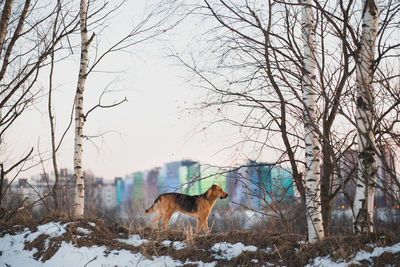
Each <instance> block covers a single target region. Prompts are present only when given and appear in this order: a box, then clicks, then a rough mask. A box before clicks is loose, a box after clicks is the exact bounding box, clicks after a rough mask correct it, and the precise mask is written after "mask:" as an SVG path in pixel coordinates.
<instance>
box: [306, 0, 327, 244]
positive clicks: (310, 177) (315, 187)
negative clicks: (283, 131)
mask: <svg viewBox="0 0 400 267" xmlns="http://www.w3.org/2000/svg"><path fill="white" fill-rule="evenodd" d="M301 3H302V4H303V5H304V6H303V11H302V12H303V15H302V18H303V19H302V39H303V49H304V51H303V60H302V65H303V76H302V79H301V82H302V91H303V99H304V104H305V108H304V128H305V131H304V143H305V146H306V147H305V159H306V171H305V187H306V209H307V211H306V213H307V229H308V240H309V242H312V243H314V242H316V241H318V240H322V238H323V237H324V228H323V225H322V213H321V196H320V194H321V184H320V158H321V151H320V144H319V141H318V132H317V130H316V129H318V126H317V125H318V124H317V112H316V110H317V97H318V92H319V90H317V88H316V87H317V54H316V47H315V22H314V14H313V13H314V11H313V8H312V3H313V2H312V0H304V1H302V2H301Z"/></svg>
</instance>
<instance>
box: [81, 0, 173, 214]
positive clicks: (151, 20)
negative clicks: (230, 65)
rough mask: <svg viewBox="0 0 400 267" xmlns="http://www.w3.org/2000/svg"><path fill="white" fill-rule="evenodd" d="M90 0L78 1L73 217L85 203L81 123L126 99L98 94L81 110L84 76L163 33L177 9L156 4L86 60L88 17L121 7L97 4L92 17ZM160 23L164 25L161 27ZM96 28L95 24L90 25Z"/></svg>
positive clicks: (82, 126) (83, 123)
mask: <svg viewBox="0 0 400 267" xmlns="http://www.w3.org/2000/svg"><path fill="white" fill-rule="evenodd" d="M92 3H93V1H87V0H81V2H80V11H79V16H80V31H81V49H80V51H81V57H80V69H79V76H78V84H77V90H76V94H75V104H74V108H75V148H74V182H75V203H74V217H77V218H82V217H83V216H84V202H85V184H84V177H83V163H82V154H83V145H84V144H83V140H84V137H85V135H84V125H85V121H86V119H87V118H88V115H89V114H90V113H91V112H92V111H94V110H95V109H97V108H102V109H105V108H112V107H115V106H118V105H120V104H122V103H123V102H125V101H127V99H126V98H125V99H123V100H121V101H116V102H114V103H112V104H108V105H105V104H102V103H101V98H102V96H103V94H104V91H103V94H101V96H100V99H99V104H97V105H95V106H94V107H92V108H90V109H89V110H88V111H87V112H86V113H84V108H83V101H84V91H85V84H86V79H87V78H88V75H89V74H90V73H91V72H92V71H93V70H94V69H95V67H96V66H97V65H98V64H99V63H100V62H101V61H102V60H103V59H104V58H105V57H106V56H108V55H110V54H112V53H116V52H124V51H129V49H130V48H132V47H133V46H135V45H137V44H139V43H143V42H146V41H147V40H150V39H153V38H155V37H157V36H159V35H160V34H162V33H164V32H166V31H167V30H169V29H171V28H172V27H174V26H175V23H174V22H173V21H172V22H170V21H168V20H169V18H170V17H171V16H172V14H173V13H174V12H175V9H176V8H177V5H175V4H177V3H175V2H174V1H170V2H169V4H170V5H169V7H168V8H166V7H165V6H163V5H162V4H157V7H155V8H154V9H153V10H151V11H150V12H149V13H148V14H147V15H146V16H145V17H144V18H143V19H142V20H141V21H140V22H139V23H138V24H136V25H134V26H133V27H132V28H131V29H130V30H129V32H128V33H127V34H126V35H125V36H123V37H121V39H119V40H118V41H116V42H115V43H114V44H112V45H111V46H110V47H108V48H107V49H105V51H104V52H99V51H96V53H95V58H94V60H93V61H92V62H91V64H90V62H89V49H90V44H91V42H92V41H93V40H94V38H95V33H94V32H93V33H92V35H91V37H90V38H89V33H88V32H89V28H88V27H89V25H90V21H88V19H89V18H92V19H93V21H94V22H93V25H99V24H100V25H101V23H102V22H103V20H104V19H105V18H107V17H109V16H110V15H111V14H112V13H113V12H115V10H117V9H118V8H120V7H121V5H119V6H117V8H114V9H111V10H108V9H106V4H105V5H103V6H101V7H100V8H99V9H98V10H94V11H93V14H96V13H98V12H99V11H102V10H104V11H105V14H104V17H100V19H99V20H98V19H96V18H93V16H92V15H89V14H88V13H87V11H88V10H90V7H91V4H92ZM161 26H163V27H164V28H161ZM93 28H94V29H95V28H96V27H95V26H94V27H93Z"/></svg>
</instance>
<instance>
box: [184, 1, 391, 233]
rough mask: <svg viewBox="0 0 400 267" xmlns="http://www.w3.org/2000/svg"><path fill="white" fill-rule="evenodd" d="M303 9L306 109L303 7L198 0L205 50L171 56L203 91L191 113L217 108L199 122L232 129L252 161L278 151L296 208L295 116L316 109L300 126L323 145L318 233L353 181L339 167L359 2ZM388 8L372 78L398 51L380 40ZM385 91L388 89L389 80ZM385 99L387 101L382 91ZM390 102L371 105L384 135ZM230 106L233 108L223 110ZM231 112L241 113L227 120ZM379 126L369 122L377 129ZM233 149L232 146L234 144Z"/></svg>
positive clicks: (346, 134)
mask: <svg viewBox="0 0 400 267" xmlns="http://www.w3.org/2000/svg"><path fill="white" fill-rule="evenodd" d="M307 3H308V4H307V5H306V6H308V7H309V8H310V9H312V10H314V12H315V24H314V27H313V30H314V31H315V36H316V38H315V40H316V50H315V51H316V56H315V58H316V59H315V62H316V67H315V68H316V71H315V80H316V81H315V89H314V90H315V92H313V93H314V94H313V95H314V96H315V101H316V106H315V108H313V110H309V108H308V105H307V103H306V101H305V99H303V97H302V96H303V93H305V92H304V90H303V91H302V90H301V86H300V85H301V84H302V83H303V82H304V74H307V73H310V72H305V69H304V66H303V65H302V62H303V57H304V50H303V49H302V46H301V44H302V42H303V39H301V37H300V36H301V23H300V22H301V11H302V10H303V8H304V6H305V5H304V3H303V2H301V3H298V2H295V1H272V0H271V1H268V3H267V4H265V3H264V2H263V3H261V2H258V1H253V2H251V3H249V2H248V1H239V2H235V3H232V2H226V1H217V2H212V3H211V2H209V1H204V5H201V4H199V5H196V6H195V7H193V8H192V11H193V12H192V13H195V14H197V15H200V16H201V18H202V19H204V20H206V21H207V23H209V25H210V28H211V30H210V28H209V29H207V30H208V31H207V30H206V31H205V34H204V35H202V36H205V37H206V38H209V39H207V40H206V41H205V49H204V50H202V51H201V52H199V53H198V54H195V53H192V54H190V55H189V56H188V57H185V56H184V55H179V56H178V59H179V60H180V62H181V63H182V64H184V66H186V67H187V68H188V69H190V71H191V72H192V73H194V74H195V77H198V78H199V80H195V83H196V85H197V86H198V84H200V86H199V87H201V88H202V89H203V90H204V89H205V90H207V91H206V92H208V93H207V95H206V98H204V102H202V103H200V104H201V105H200V108H203V109H204V108H206V109H210V108H211V109H215V108H216V107H218V113H217V115H216V116H215V118H214V120H213V121H211V122H207V123H208V124H207V125H206V127H207V126H212V125H213V124H216V123H219V124H221V123H227V124H230V125H234V126H237V127H238V129H239V130H240V132H241V133H243V140H242V141H240V144H241V145H242V147H246V145H245V144H247V145H248V146H251V147H252V148H254V150H253V151H252V152H253V154H250V153H249V152H246V153H247V156H248V157H249V158H251V159H253V160H255V159H256V158H257V156H259V155H260V154H261V153H262V151H271V150H272V151H274V153H277V154H279V156H278V157H277V160H276V163H281V164H290V165H289V166H290V167H291V168H292V172H293V179H294V181H295V185H296V187H297V189H298V191H299V193H300V195H301V196H302V200H303V201H304V203H305V199H306V190H304V184H303V182H304V180H303V178H304V177H303V176H302V171H303V170H307V162H306V160H305V159H304V156H303V155H304V153H305V150H307V146H306V145H305V143H304V141H303V140H304V135H305V134H306V132H303V131H302V127H301V126H302V125H303V120H304V116H302V114H306V115H307V114H309V113H310V111H311V112H312V111H314V112H315V113H316V116H315V120H314V121H313V122H312V123H309V125H310V127H312V131H313V133H314V134H315V135H316V139H315V141H316V142H317V143H316V144H317V145H318V146H320V147H321V148H322V149H321V151H320V152H319V153H320V156H321V157H322V159H323V160H322V163H321V175H320V177H321V181H320V184H321V197H320V201H321V212H322V221H323V225H324V227H323V230H324V232H325V234H324V235H325V236H329V234H330V228H331V211H332V209H333V207H332V203H333V201H334V200H335V198H336V197H338V196H339V195H340V194H346V192H345V187H346V184H347V183H348V182H350V181H351V179H352V176H351V175H346V176H343V172H342V168H343V166H340V164H339V163H340V162H343V161H345V160H346V158H348V154H349V152H351V151H352V150H354V149H356V147H357V146H356V143H357V142H356V140H357V138H356V135H357V126H356V123H355V120H354V111H355V110H356V101H355V100H356V97H355V90H354V86H355V84H356V75H355V73H356V62H357V61H356V60H357V58H358V43H359V36H360V33H359V31H358V26H359V23H360V19H361V17H362V12H361V11H362V6H361V5H359V4H358V3H356V2H353V1H347V2H346V1H338V2H337V1H312V2H307ZM390 3H391V5H389V6H387V5H386V4H387V3H383V2H382V3H381V5H382V7H383V10H385V16H384V17H383V19H382V20H381V21H380V24H379V25H380V26H379V30H378V39H379V40H381V44H380V45H379V44H378V46H377V48H378V53H379V54H380V55H381V56H379V55H378V57H377V60H376V62H375V64H376V65H375V67H376V68H378V70H379V73H380V75H382V76H381V77H380V78H379V80H380V81H384V80H386V79H389V80H390V81H393V78H392V75H391V74H389V73H388V72H387V71H388V70H389V69H390V68H386V67H385V65H384V64H383V63H382V62H383V61H382V60H380V59H381V58H382V59H383V58H386V59H387V60H388V59H389V54H390V55H391V56H394V55H397V54H398V53H397V54H396V53H394V49H396V47H398V46H397V45H396V44H395V43H394V42H392V43H391V42H389V41H388V42H385V40H389V39H388V38H387V37H385V35H387V34H389V33H390V32H391V31H394V29H395V27H396V26H395V25H396V23H393V21H394V20H393V18H395V16H396V14H397V13H398V5H395V4H393V2H392V1H390ZM203 25H207V24H206V23H204V24H203ZM196 44H201V42H197V43H196ZM194 51H196V50H194ZM390 52H392V53H390ZM206 56H209V57H207V58H206ZM378 63H381V65H380V66H381V68H382V69H381V68H379V64H378ZM385 64H386V63H385ZM384 77H385V78H384ZM393 77H398V76H393ZM385 87H386V88H390V86H389V81H388V84H387V86H385ZM382 90H383V89H382ZM391 91H392V92H395V90H391ZM386 96H387V97H389V93H388V92H386ZM396 99H398V97H396V94H392V95H390V101H391V103H392V104H393V106H391V105H390V106H387V107H385V105H384V104H382V103H381V104H380V105H379V106H377V107H375V111H374V112H376V113H377V114H380V115H379V116H378V117H380V116H384V117H385V119H382V120H381V121H382V122H383V121H385V125H386V126H385V129H386V130H388V129H389V128H390V129H392V126H393V123H395V122H396V121H398V120H396V119H394V120H393V117H392V116H391V115H389V114H390V113H391V112H393V113H394V110H395V109H397V108H398V103H397V101H396ZM396 105H397V107H396V108H395V106H396ZM231 110H233V111H234V112H229V111H231ZM237 110H239V111H240V112H237ZM386 110H387V111H388V112H385V111H386ZM238 113H239V114H243V116H238V115H236V114H238ZM232 114H235V115H232ZM386 120H387V121H386ZM306 123H307V121H306ZM382 126H383V125H382ZM378 127H380V126H378V125H375V130H376V131H377V129H378ZM391 132H392V134H391V135H390V136H391V137H389V134H388V135H386V137H387V138H388V139H390V138H393V137H395V135H393V134H394V132H393V131H391ZM392 140H393V139H392ZM232 147H235V148H236V147H238V144H233V145H232ZM317 183H318V182H317ZM348 204H349V206H350V207H352V205H353V204H352V203H348Z"/></svg>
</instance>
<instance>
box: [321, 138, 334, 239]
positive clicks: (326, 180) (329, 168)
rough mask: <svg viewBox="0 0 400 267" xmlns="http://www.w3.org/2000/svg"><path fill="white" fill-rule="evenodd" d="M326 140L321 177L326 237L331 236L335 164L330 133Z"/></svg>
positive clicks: (323, 147)
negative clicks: (330, 147)
mask: <svg viewBox="0 0 400 267" xmlns="http://www.w3.org/2000/svg"><path fill="white" fill-rule="evenodd" d="M323 135H324V138H325V140H324V141H323V145H322V157H323V160H322V168H321V170H322V175H321V213H322V223H323V227H324V236H325V237H328V236H330V234H331V211H332V207H331V193H332V176H333V164H332V160H331V157H330V151H329V145H330V144H329V142H328V140H329V133H327V132H325V131H324V133H323Z"/></svg>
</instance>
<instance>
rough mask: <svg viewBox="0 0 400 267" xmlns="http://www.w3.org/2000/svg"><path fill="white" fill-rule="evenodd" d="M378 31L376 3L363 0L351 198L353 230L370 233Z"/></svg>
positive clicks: (374, 168)
mask: <svg viewBox="0 0 400 267" xmlns="http://www.w3.org/2000/svg"><path fill="white" fill-rule="evenodd" d="M377 31H378V7H377V4H376V1H374V0H365V1H363V12H362V32H361V36H360V44H359V46H360V48H359V51H358V57H357V59H356V60H357V62H356V67H357V95H358V96H357V113H356V118H355V119H356V125H357V136H358V179H357V189H356V196H355V199H354V216H355V217H354V218H355V219H354V230H355V231H356V232H372V231H373V230H374V228H373V225H374V223H373V207H374V190H375V182H376V177H377V166H376V153H375V151H376V144H375V134H374V130H373V127H374V118H373V113H374V111H373V110H374V105H375V101H374V92H373V91H374V89H373V85H372V81H373V77H374V69H375V48H376V47H375V40H376V36H377Z"/></svg>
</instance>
